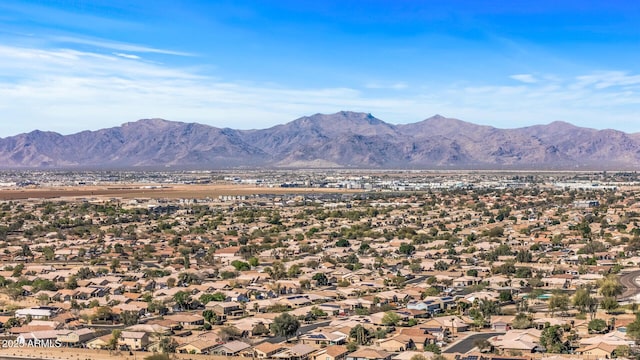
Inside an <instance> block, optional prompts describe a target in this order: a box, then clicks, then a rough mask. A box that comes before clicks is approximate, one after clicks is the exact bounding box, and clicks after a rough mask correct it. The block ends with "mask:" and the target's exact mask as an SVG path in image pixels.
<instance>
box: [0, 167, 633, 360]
mask: <svg viewBox="0 0 640 360" xmlns="http://www.w3.org/2000/svg"><path fill="white" fill-rule="evenodd" d="M420 175H421V174H419V173H412V174H410V175H409V176H410V177H411V178H412V179H413V180H412V181H411V182H408V181H407V178H406V176H405V175H404V174H398V175H397V178H396V179H394V178H393V177H394V174H384V177H385V178H387V179H388V181H389V184H399V183H404V184H405V185H406V184H409V183H411V184H427V183H430V182H431V181H432V180H433V178H434V176H436V177H440V179H439V180H438V181H441V180H442V179H443V178H445V177H446V178H447V179H448V180H447V181H448V183H451V184H454V183H455V184H459V185H456V186H451V187H442V186H422V185H421V186H419V187H416V186H415V185H411V186H405V187H404V188H402V189H399V188H398V187H397V186H394V187H388V188H385V189H376V188H377V187H378V185H371V186H369V185H365V183H367V182H366V181H368V180H366V181H365V180H363V179H373V178H376V179H377V178H378V176H379V174H378V175H371V174H354V175H350V178H351V179H359V180H358V183H360V184H362V186H359V187H358V189H359V190H355V186H349V187H347V186H344V187H341V188H340V187H336V188H335V191H328V192H311V191H308V192H307V191H304V189H306V188H305V186H310V187H311V188H312V186H311V183H312V181H307V182H306V183H301V184H300V186H297V185H296V186H287V187H278V191H274V192H273V193H269V191H266V192H265V191H257V192H256V193H255V194H252V193H250V192H247V193H242V194H241V195H239V194H238V193H234V192H233V191H231V190H228V189H229V187H228V186H229V182H231V183H237V186H239V187H242V186H244V185H243V184H240V183H241V181H238V180H237V178H236V177H234V176H218V177H217V178H218V179H219V180H215V179H213V180H211V181H210V183H209V184H207V186H210V189H211V190H210V192H211V193H210V195H209V196H201V194H202V193H203V192H204V191H205V190H201V189H200V190H198V192H197V193H194V194H196V195H197V196H198V197H182V196H180V197H175V196H173V195H172V193H171V191H169V190H165V191H163V190H162V188H163V187H165V189H166V188H170V187H172V186H174V185H170V184H169V185H167V184H166V183H164V182H163V183H162V185H158V189H160V191H158V192H152V193H151V196H148V197H144V196H139V194H138V193H136V194H134V195H126V194H121V195H120V196H114V195H111V194H110V195H93V196H91V195H85V194H84V193H83V194H81V195H77V196H75V195H73V192H72V191H68V193H69V194H68V195H67V196H65V197H49V198H41V197H30V196H25V197H23V198H16V196H14V195H15V194H16V193H15V192H14V193H11V194H13V195H12V197H11V198H10V199H6V200H2V201H1V202H0V216H1V219H2V222H1V223H0V224H1V225H0V240H2V241H1V242H0V248H1V249H0V261H2V265H1V267H0V286H1V293H0V310H1V313H0V323H1V324H2V328H3V332H2V334H1V337H2V339H1V340H0V341H3V343H5V344H18V346H16V347H22V349H21V351H26V352H27V353H28V351H29V349H28V348H27V347H26V346H25V344H30V343H33V342H34V340H37V341H39V342H43V343H45V342H46V344H55V347H56V348H59V349H68V351H71V350H74V351H95V352H101V351H102V352H108V353H114V354H115V353H119V354H123V355H122V356H126V355H127V354H132V356H134V355H135V354H147V355H148V356H152V355H153V354H171V355H172V356H183V355H184V356H186V354H188V355H194V356H196V355H198V354H202V355H210V356H223V357H244V358H252V359H255V358H260V359H282V360H344V359H346V360H349V359H352V360H374V359H385V360H391V359H398V360H421V359H443V358H446V359H454V358H455V359H472V358H473V359H533V358H535V359H545V358H546V359H562V358H567V359H570V358H574V359H578V358H582V359H601V358H603V359H604V358H634V357H635V356H637V355H636V354H638V348H637V346H636V342H637V341H638V340H640V315H637V314H638V305H637V303H638V301H640V300H639V297H638V293H640V290H639V289H638V288H639V287H640V285H638V284H637V283H636V278H638V277H640V267H639V264H640V253H639V252H640V237H639V234H640V228H639V227H638V220H639V219H640V210H639V209H640V183H635V182H634V181H635V180H634V179H635V178H634V176H635V175H633V174H623V173H621V174H595V173H594V174H586V175H585V174H572V175H571V176H569V175H567V174H563V175H561V176H560V175H557V174H534V175H526V176H524V175H521V174H489V175H487V174H480V175H475V174H455V175H452V174H445V175H442V174H438V175H433V174H425V175H424V178H423V179H420ZM5 176H8V175H6V174H5ZM65 176H66V175H65ZM74 176H75V175H74ZM180 176H183V175H180ZM268 176H269V175H264V174H263V176H262V177H263V178H267V177H268ZM313 176H316V175H313ZM203 177H204V175H199V176H198V179H200V180H199V183H207V182H206V181H203V180H202V179H203ZM51 179H57V180H55V181H59V182H60V183H62V182H64V181H66V180H62V179H61V178H60V176H58V177H57V178H56V176H55V175H49V181H53V180H51ZM297 179H299V177H295V178H293V179H288V180H287V178H286V176H285V175H283V174H279V175H278V177H277V180H278V181H279V182H280V183H286V184H292V183H294V182H295V181H298V180H297ZM489 180H491V183H492V184H493V185H489ZM596 180H597V181H599V183H598V184H599V185H597V186H592V187H589V186H583V187H578V186H569V185H566V184H568V183H571V184H577V183H578V182H583V183H585V184H586V183H588V182H594V181H596ZM127 181H131V179H129V178H127ZM216 181H220V182H222V183H224V184H225V186H226V187H225V188H224V189H225V190H224V191H229V194H230V195H224V194H222V193H221V192H220V190H219V189H218V190H215V189H216V184H215V183H216ZM385 181H387V180H385ZM264 182H265V183H266V182H271V183H277V181H264ZM261 183H262V181H261ZM373 183H374V182H371V184H373ZM439 183H442V182H439ZM463 183H464V185H460V184H463ZM114 184H116V185H118V183H117V182H114ZM375 184H379V182H378V181H377V180H376V182H375ZM474 184H476V185H475V186H474ZM478 184H482V185H481V186H480V185H478ZM514 184H518V186H515V185H514ZM558 184H565V185H566V186H559V185H558ZM603 184H606V185H603ZM120 185H122V184H120ZM200 185H202V184H200ZM254 185H255V184H254ZM16 186H17V185H15V184H9V183H8V184H7V185H6V186H5V187H4V188H2V189H1V190H0V199H3V197H2V195H3V193H5V192H6V194H9V193H10V191H18V190H15V189H21V190H19V191H26V194H29V193H28V192H29V191H30V190H32V189H41V186H42V185H33V184H32V185H28V186H26V187H16ZM109 186H115V185H109ZM126 186H131V185H130V183H127V185H126ZM140 186H142V185H140ZM144 186H148V185H144ZM183 186H189V184H186V185H185V184H183ZM135 188H136V189H138V185H136V187H135ZM258 188H260V187H259V186H256V189H258ZM207 189H209V188H207ZM283 189H284V190H283ZM267 190H268V188H267ZM136 191H137V190H136ZM183 194H184V192H181V193H180V195H183ZM231 194H233V195H231ZM10 350H14V349H8V348H7V346H3V349H0V356H3V354H6V353H5V352H4V351H7V352H8V351H10ZM61 351H62V350H61ZM41 356H44V355H41ZM138 357H139V356H138Z"/></svg>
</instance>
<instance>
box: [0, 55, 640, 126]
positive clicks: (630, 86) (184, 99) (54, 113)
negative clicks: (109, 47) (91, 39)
mask: <svg viewBox="0 0 640 360" xmlns="http://www.w3.org/2000/svg"><path fill="white" fill-rule="evenodd" d="M122 51H124V50H122ZM122 55H133V54H129V53H128V52H117V53H112V54H98V53H93V52H83V51H78V50H71V49H50V50H45V49H33V48H25V47H12V46H6V45H0V109H2V114H3V119H6V120H5V121H3V126H2V128H1V129H0V131H2V133H1V134H0V136H7V135H13V134H16V133H19V132H25V131H31V130H33V129H42V130H53V131H58V132H62V133H71V132H77V131H81V130H85V129H99V128H104V127H111V126H117V125H119V124H122V123H124V122H127V121H133V120H137V119H140V118H151V117H161V118H166V119H170V120H178V121H185V122H192V121H193V122H200V123H205V124H210V125H213V126H219V127H233V128H244V129H246V128H264V127H268V126H272V125H275V124H279V123H283V122H286V121H290V120H293V119H295V118H297V117H300V116H304V115H308V114H314V113H317V112H323V113H331V112H336V111H340V110H353V111H363V112H371V113H373V114H374V115H375V116H377V117H379V118H380V119H382V120H384V121H387V122H391V123H406V122H415V121H419V120H421V119H424V118H426V117H428V116H431V115H433V114H436V113H440V114H443V115H445V116H451V117H457V118H460V119H463V120H467V121H473V122H477V123H483V124H490V125H494V126H497V127H507V128H512V127H519V126H527V125H532V124H540V123H548V122H551V121H554V120H565V121H569V122H572V123H575V124H576V125H581V126H590V127H596V128H601V127H603V126H606V127H612V128H618V129H624V130H631V131H640V124H639V123H638V122H637V121H636V115H635V114H637V113H638V111H639V110H640V93H639V92H638V90H637V88H634V87H635V86H637V84H638V83H640V79H638V75H635V74H628V73H624V72H610V73H606V74H605V73H589V74H584V75H582V76H579V77H576V78H571V79H567V78H562V77H560V76H557V75H540V76H539V79H544V80H541V81H539V82H536V83H531V82H529V83H527V82H520V83H518V84H515V85H512V86H504V85H501V86H498V85H492V84H486V83H485V84H468V83H467V84H465V85H461V84H459V83H453V84H450V85H443V84H440V85H437V86H436V85H434V84H429V86H426V85H425V86H424V87H423V88H422V89H421V90H416V89H410V88H408V87H407V84H405V83H402V82H398V83H387V84H383V85H385V86H384V87H379V88H376V89H377V90H376V91H368V90H367V89H369V88H371V86H364V87H362V88H356V87H353V88H348V87H333V88H291V87H286V86H284V85H282V84H255V83H245V82H243V83H235V82H233V81H230V80H228V79H220V78H216V77H214V76H210V75H204V74H202V73H199V72H198V71H197V70H194V69H193V68H182V67H172V66H169V65H164V64H158V63H150V62H147V61H144V60H142V59H138V58H136V57H137V55H133V56H122ZM520 75H523V74H520ZM368 85H372V84H368ZM374 85H375V84H374ZM394 89H395V90H398V89H400V90H402V89H406V91H401V92H398V91H395V90H394ZM418 91H419V92H418Z"/></svg>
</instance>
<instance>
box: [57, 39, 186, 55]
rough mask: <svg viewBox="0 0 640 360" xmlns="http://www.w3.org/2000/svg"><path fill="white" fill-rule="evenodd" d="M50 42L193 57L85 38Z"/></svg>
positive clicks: (164, 50)
mask: <svg viewBox="0 0 640 360" xmlns="http://www.w3.org/2000/svg"><path fill="white" fill-rule="evenodd" d="M51 40H52V41H54V42H57V43H66V44H81V45H91V46H96V47H100V48H104V49H111V50H119V51H130V52H137V53H155V54H165V55H175V56H193V54H191V53H188V52H183V51H175V50H167V49H157V48H153V47H148V46H142V45H136V44H127V43H121V42H115V41H109V40H102V39H87V38H79V37H71V36H56V37H52V38H51Z"/></svg>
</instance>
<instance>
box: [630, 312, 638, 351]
mask: <svg viewBox="0 0 640 360" xmlns="http://www.w3.org/2000/svg"><path fill="white" fill-rule="evenodd" d="M627 336H629V337H630V338H631V339H633V340H634V341H635V342H636V344H637V343H639V342H640V312H638V313H636V319H635V320H634V321H633V322H631V323H629V324H628V325H627Z"/></svg>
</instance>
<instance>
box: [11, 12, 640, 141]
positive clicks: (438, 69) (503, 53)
mask: <svg viewBox="0 0 640 360" xmlns="http://www.w3.org/2000/svg"><path fill="white" fill-rule="evenodd" d="M638 24H640V2H638V1H631V0H630V1H615V0H610V1H589V0H580V1H574V0H563V1H545V0H539V1H530V0H511V1H491V0H486V1H477V0H469V1H462V0H448V1H444V0H442V1H439V0H432V1H418V0H395V1H393V0H389V1H377V0H361V1H349V0H336V1H333V0H329V1H304V0H296V1H293V0H292V1H278V0H263V1H223V0H222V1H213V0H211V1H207V0H202V1H195V0H192V1H178V0H154V1H143V0H140V1H130V0H127V1H124V0H100V1H82V0H59V1H45V0H39V1H38V0H30V1H15V0H3V1H2V2H0V112H1V113H2V118H3V120H2V127H0V136H1V137H4V136H9V135H14V134H17V133H21V132H28V131H31V130H34V129H41V130H51V131H57V132H60V133H63V134H69V133H74V132H78V131H81V130H85V129H90V130H95V129H99V128H105V127H112V126H118V125H120V124H122V123H125V122H129V121H135V120H137V119H141V118H151V117H160V118H165V119H169V120H176V121H184V122H199V123H204V124H209V125H213V126H218V127H233V128H242V129H249V128H265V127H269V126H272V125H275V124H279V123H284V122H288V121H291V120H293V119H295V118H298V117H301V116H304V115H311V114H314V113H333V112H337V111H340V110H353V111H363V112H370V113H372V114H374V115H375V116H376V117H378V118H380V119H382V120H384V121H386V122H389V123H408V122H416V121H420V120H423V119H425V118H427V117H430V116H432V115H434V114H441V115H444V116H447V117H454V118H459V119H462V120H466V121H471V122H474V123H479V124H487V125H492V126H495V127H499V128H513V127H521V126H528V125H533V124H545V123H550V122H552V121H556V120H561V121H567V122H571V123H573V124H576V125H580V126H586V127H592V128H599V129H601V128H614V129H619V130H623V131H628V132H640V117H639V114H640V56H639V55H640V26H639V25H638Z"/></svg>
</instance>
